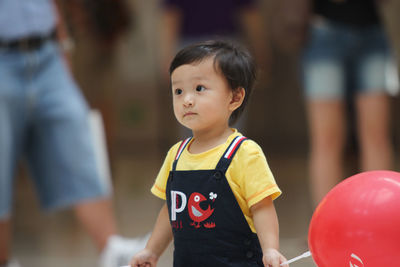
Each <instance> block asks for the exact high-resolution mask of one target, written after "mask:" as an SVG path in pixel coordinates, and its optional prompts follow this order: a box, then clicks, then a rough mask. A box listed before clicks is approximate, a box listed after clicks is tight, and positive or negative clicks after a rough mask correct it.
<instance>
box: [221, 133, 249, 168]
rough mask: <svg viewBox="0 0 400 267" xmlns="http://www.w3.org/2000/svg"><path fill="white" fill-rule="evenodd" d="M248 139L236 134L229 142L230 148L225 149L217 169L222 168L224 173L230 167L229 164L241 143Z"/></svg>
mask: <svg viewBox="0 0 400 267" xmlns="http://www.w3.org/2000/svg"><path fill="white" fill-rule="evenodd" d="M245 140H247V137H245V136H236V137H235V138H234V139H233V140H232V142H231V143H230V144H229V146H228V148H227V149H226V150H225V152H224V154H223V155H222V157H221V159H220V160H219V162H218V164H217V167H216V169H217V170H221V171H223V172H224V173H225V172H226V170H227V169H228V167H229V165H230V164H231V162H232V159H233V157H234V156H235V154H236V151H238V149H239V147H240V145H241V144H242V143H243V142H244V141H245Z"/></svg>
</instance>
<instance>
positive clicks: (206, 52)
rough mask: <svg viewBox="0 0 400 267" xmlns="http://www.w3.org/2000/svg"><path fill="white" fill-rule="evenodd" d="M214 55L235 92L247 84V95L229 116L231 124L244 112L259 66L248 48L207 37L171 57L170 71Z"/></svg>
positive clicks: (216, 62)
mask: <svg viewBox="0 0 400 267" xmlns="http://www.w3.org/2000/svg"><path fill="white" fill-rule="evenodd" d="M210 57H214V66H215V68H216V70H217V71H220V73H221V74H222V75H223V76H224V77H225V78H226V80H227V81H228V84H229V86H230V88H231V90H232V91H233V92H235V91H236V90H237V89H239V88H244V90H245V98H244V99H243V103H242V105H241V106H240V107H238V108H237V109H236V110H235V111H234V112H233V113H232V115H231V117H230V124H233V123H235V122H236V121H237V119H238V118H239V116H240V114H242V112H243V110H244V108H245V107H246V104H247V102H248V99H249V97H250V94H251V91H252V89H253V86H254V82H255V79H256V66H255V63H254V60H253V57H252V56H251V55H250V53H249V51H248V50H247V49H245V48H243V47H241V46H239V45H237V44H235V43H233V42H230V41H206V42H201V43H197V44H193V45H190V46H187V47H185V48H183V49H182V50H180V51H179V52H178V54H176V56H175V58H174V59H173V60H172V62H171V65H170V68H169V74H170V75H171V74H172V72H173V71H174V70H175V69H176V68H178V67H179V66H182V65H186V64H192V63H199V62H201V61H202V60H204V59H207V58H210Z"/></svg>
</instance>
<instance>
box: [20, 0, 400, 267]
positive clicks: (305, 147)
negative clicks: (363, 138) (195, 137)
mask: <svg viewBox="0 0 400 267" xmlns="http://www.w3.org/2000/svg"><path fill="white" fill-rule="evenodd" d="M57 2H58V4H59V7H60V11H61V15H62V17H63V19H64V21H65V24H66V28H67V32H68V36H69V38H70V39H71V40H73V49H72V50H70V51H69V52H68V55H67V57H68V58H69V62H70V66H71V70H72V73H73V74H74V76H75V79H76V81H77V82H78V84H79V85H80V87H81V89H82V91H83V93H84V95H85V97H86V99H87V101H88V102H89V104H90V105H91V107H92V108H93V109H98V110H99V111H100V112H101V114H102V117H103V120H104V126H105V134H106V143H107V147H108V156H109V160H110V168H111V173H112V182H113V186H114V206H115V211H116V216H117V220H118V223H119V226H120V229H121V233H122V234H123V235H125V236H139V235H142V234H144V233H146V232H148V231H150V230H151V228H152V226H153V223H154V221H155V218H156V216H157V214H158V210H159V208H160V207H161V205H162V201H161V200H159V199H157V198H156V197H154V196H152V195H151V193H150V191H149V190H150V187H151V185H152V183H153V181H154V179H155V177H156V175H157V172H158V170H159V168H160V166H161V164H162V161H163V159H164V156H165V155H166V152H167V150H168V148H169V147H170V146H171V145H172V144H174V143H176V142H177V140H179V138H180V137H179V135H180V130H179V127H178V124H177V122H176V121H175V119H174V116H173V113H172V105H171V99H170V95H169V88H168V84H167V83H166V82H165V77H163V73H162V72H163V70H162V69H163V68H165V63H163V62H162V59H160V51H163V49H164V50H165V49H166V47H165V46H166V45H165V42H164V41H161V40H160V38H161V37H160V36H162V34H161V33H160V21H161V19H162V16H163V15H162V9H161V3H160V1H159V0H146V1H141V0H126V1H123V0H119V1H116V0H115V1H106V0H102V1H99V0H97V1H94V0H93V1H91V0H86V1H83V0H82V1H80V0H68V1H61V0H59V1H57ZM381 2H382V3H383V4H384V5H383V6H382V9H381V11H380V12H382V14H383V21H384V25H385V29H386V31H387V33H388V35H389V37H390V42H391V45H392V47H393V48H394V51H397V52H398V51H399V49H400V39H399V36H400V35H399V34H398V29H399V26H400V17H399V16H398V14H399V11H400V1H398V0H386V1H383V0H382V1H381ZM258 10H259V11H260V12H261V14H262V16H261V18H262V21H261V23H262V24H261V25H262V29H263V31H264V34H265V40H266V42H264V43H261V45H262V46H261V47H262V48H263V50H264V52H265V55H263V56H265V62H261V63H260V65H261V66H262V68H261V70H260V79H259V81H258V83H257V88H256V90H255V91H254V95H253V96H252V98H251V99H250V104H249V105H248V108H249V109H248V112H247V114H246V118H245V120H244V121H243V130H242V132H243V133H244V134H245V135H246V136H248V137H249V138H251V139H254V140H255V141H257V142H258V143H259V144H260V145H261V147H262V148H263V150H264V152H265V154H266V156H267V159H268V161H269V164H270V167H271V169H272V171H273V173H274V175H275V178H276V180H277V182H278V184H279V186H280V187H281V189H282V191H283V195H282V196H281V197H280V198H279V199H278V200H277V201H276V202H275V204H276V209H277V212H278V216H279V221H280V231H281V250H282V252H283V253H284V254H285V256H286V257H287V258H292V257H294V256H297V255H299V254H301V253H302V252H304V251H307V250H308V247H307V231H308V225H309V221H310V218H311V216H312V212H313V207H312V203H311V198H310V193H309V188H308V183H309V182H308V160H307V158H308V155H309V138H308V136H309V135H308V125H307V119H306V111H305V109H306V108H305V104H304V97H303V91H302V84H301V80H300V79H301V75H300V67H299V60H300V56H301V52H302V49H303V48H304V45H305V42H306V40H307V36H308V29H309V27H308V26H309V16H310V15H309V12H310V3H309V1H307V0H281V1H272V0H263V1H260V3H259V6H258ZM204 16H206V14H204ZM355 16H356V14H355ZM260 38H261V37H260ZM262 38H264V37H262ZM245 43H246V42H245ZM249 46H250V47H251V44H249ZM167 48H168V47H167ZM253 48H254V47H253ZM258 48H259V47H258ZM251 49H252V48H251ZM254 51H255V50H254ZM164 72H165V69H164ZM390 103H391V108H390V113H391V114H392V116H393V120H392V124H391V136H392V142H393V150H394V151H395V161H394V162H395V164H394V168H393V169H394V170H397V171H398V170H399V161H400V159H399V158H398V154H399V153H398V152H399V151H400V119H399V118H400V102H399V99H398V97H396V96H393V97H391V99H390ZM351 110H352V109H351V108H349V114H348V116H349V118H352V117H354V114H352V113H351ZM349 121H350V122H349V126H350V127H349V131H348V133H347V145H346V148H345V151H346V153H345V155H346V157H345V175H344V177H348V176H350V175H352V174H355V173H357V172H359V168H358V166H359V165H358V157H357V153H358V152H357V148H358V144H357V141H356V139H355V138H354V135H355V133H354V127H352V125H351V123H354V121H353V120H351V119H350V120H349ZM14 212H15V213H14V217H13V222H14V225H15V227H14V229H13V231H14V233H13V234H14V241H13V247H12V251H13V255H14V257H16V258H17V259H18V260H19V261H20V262H21V263H22V264H23V266H30V267H50V266H60V267H61V266H65V267H66V266H78V267H79V266H95V265H96V259H97V256H98V254H97V252H96V250H95V248H94V247H93V244H92V243H91V241H90V239H89V237H88V236H87V234H86V233H85V232H84V231H83V230H82V229H81V228H80V227H79V226H78V225H77V222H76V221H75V219H74V217H73V216H71V212H70V211H61V212H57V213H52V214H45V213H42V212H41V211H40V209H39V207H38V203H37V200H36V197H35V192H34V190H33V187H32V184H31V182H30V180H29V178H28V175H27V173H26V171H24V168H22V169H21V171H20V175H19V179H18V182H17V186H16V196H15V204H14ZM159 266H161V267H163V266H171V248H169V250H168V251H167V252H166V253H165V255H164V256H163V258H162V259H161V261H160V265H159ZM293 266H299V267H301V266H314V265H313V263H312V260H311V259H306V260H303V261H301V262H299V263H297V264H293Z"/></svg>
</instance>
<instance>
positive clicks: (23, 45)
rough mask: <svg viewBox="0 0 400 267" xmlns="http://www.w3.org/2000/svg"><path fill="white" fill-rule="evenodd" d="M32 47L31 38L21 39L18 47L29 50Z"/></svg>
mask: <svg viewBox="0 0 400 267" xmlns="http://www.w3.org/2000/svg"><path fill="white" fill-rule="evenodd" d="M30 48H31V45H30V42H29V39H22V40H20V41H19V44H18V49H19V50H23V51H29V50H30Z"/></svg>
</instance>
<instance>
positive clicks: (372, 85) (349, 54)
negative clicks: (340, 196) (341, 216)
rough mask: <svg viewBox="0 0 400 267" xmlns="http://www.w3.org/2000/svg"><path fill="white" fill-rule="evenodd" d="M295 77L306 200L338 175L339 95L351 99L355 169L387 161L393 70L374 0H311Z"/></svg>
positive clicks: (384, 165) (385, 165)
mask: <svg viewBox="0 0 400 267" xmlns="http://www.w3.org/2000/svg"><path fill="white" fill-rule="evenodd" d="M311 4H312V8H313V12H312V13H313V15H312V17H311V29H310V36H309V42H308V44H307V46H306V48H305V51H304V55H303V66H302V67H303V68H302V71H303V79H304V89H305V98H306V104H307V115H308V121H309V131H310V145H311V149H310V158H309V160H310V162H309V164H310V165H309V168H310V170H309V171H310V179H311V180H310V183H311V193H312V201H313V205H314V206H316V205H317V204H318V203H319V202H320V201H321V199H322V198H323V197H324V196H325V194H326V193H327V192H328V191H329V190H330V189H331V188H332V187H333V186H335V185H336V184H337V183H338V182H339V181H340V180H341V179H342V178H343V175H344V173H343V166H344V163H343V159H344V147H345V141H346V130H347V129H346V126H347V119H348V116H347V114H346V100H348V99H354V110H355V118H356V135H357V139H358V145H359V150H360V168H361V170H363V171H367V170H375V169H391V168H392V161H393V152H392V144H391V136H390V112H389V111H390V110H389V100H390V99H389V93H390V92H392V93H396V91H397V87H398V85H397V76H396V70H395V67H394V64H393V62H394V61H393V58H392V53H391V50H390V48H389V44H388V38H387V36H386V34H385V30H384V28H383V26H382V23H381V19H380V15H379V9H378V6H377V4H378V2H377V1H374V0H340V1H339V0H337V1H335V0H314V1H313V2H311Z"/></svg>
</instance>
